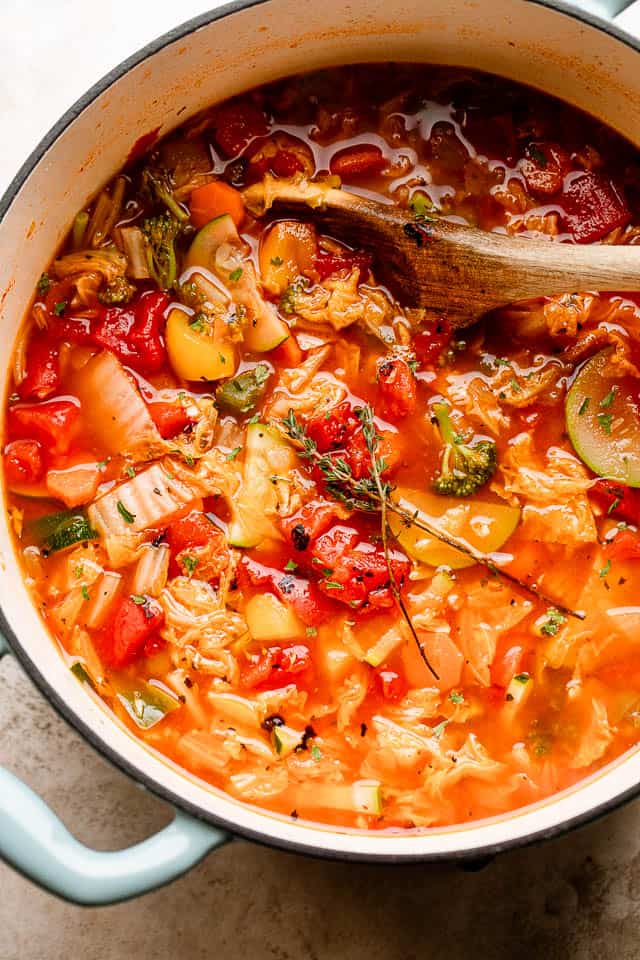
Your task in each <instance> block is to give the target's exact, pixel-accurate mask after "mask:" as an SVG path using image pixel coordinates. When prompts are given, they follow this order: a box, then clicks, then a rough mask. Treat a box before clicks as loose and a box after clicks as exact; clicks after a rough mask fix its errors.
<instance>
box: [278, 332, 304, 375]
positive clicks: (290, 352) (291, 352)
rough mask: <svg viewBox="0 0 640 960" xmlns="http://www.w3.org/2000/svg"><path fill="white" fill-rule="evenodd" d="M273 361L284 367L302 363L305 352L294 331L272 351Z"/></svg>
mask: <svg viewBox="0 0 640 960" xmlns="http://www.w3.org/2000/svg"><path fill="white" fill-rule="evenodd" d="M270 356H271V358H272V359H273V362H274V363H275V364H278V365H282V366H284V367H297V366H298V365H299V364H300V363H302V357H303V353H302V350H301V349H300V345H299V344H298V341H297V340H296V338H295V337H294V335H293V334H292V333H290V334H289V336H288V337H287V339H286V340H285V341H284V342H283V343H281V344H280V346H279V347H276V348H275V350H272V351H271V354H270Z"/></svg>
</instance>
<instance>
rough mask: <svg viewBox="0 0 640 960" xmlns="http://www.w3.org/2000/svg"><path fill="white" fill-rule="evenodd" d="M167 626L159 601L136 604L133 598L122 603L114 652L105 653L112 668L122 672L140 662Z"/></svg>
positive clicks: (115, 623)
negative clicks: (158, 633) (146, 650)
mask: <svg viewBox="0 0 640 960" xmlns="http://www.w3.org/2000/svg"><path fill="white" fill-rule="evenodd" d="M163 623H164V612H163V610H162V607H161V606H160V604H159V603H157V602H156V601H155V600H152V599H151V598H145V603H136V602H135V600H134V599H133V598H132V597H126V598H125V599H124V600H122V602H121V603H120V606H119V607H118V610H117V612H116V615H115V619H114V621H113V628H112V635H111V645H110V649H108V650H107V651H105V655H106V658H107V660H108V663H109V666H111V667H114V668H115V669H119V668H121V667H125V666H127V664H129V663H132V662H133V661H134V660H137V659H138V657H140V656H141V655H142V654H143V652H144V649H145V645H146V643H147V642H148V641H149V640H150V638H151V637H152V636H153V634H155V633H156V631H157V630H159V629H160V627H161V626H162V624H163Z"/></svg>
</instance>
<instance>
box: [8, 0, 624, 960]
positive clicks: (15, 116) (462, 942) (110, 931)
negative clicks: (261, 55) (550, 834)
mask: <svg viewBox="0 0 640 960" xmlns="http://www.w3.org/2000/svg"><path fill="white" fill-rule="evenodd" d="M305 2H306V0H305ZM212 5H214V4H206V3H198V2H195V0H182V3H181V4H180V7H179V12H176V7H175V5H174V4H171V3H169V2H166V0H137V2H136V3H135V4H132V3H126V2H125V0H105V2H103V3H102V4H101V5H99V6H96V5H95V4H86V3H81V2H80V0H56V2H55V3H52V2H47V0H31V2H30V3H28V4H26V3H24V2H22V0H3V2H2V4H0V27H1V29H0V95H1V102H2V105H3V106H2V117H3V130H4V136H3V138H2V139H3V145H2V151H0V188H4V186H5V185H6V183H8V181H9V180H10V178H11V176H12V175H13V173H14V172H15V170H16V169H17V167H18V166H19V164H20V163H21V162H22V160H23V159H24V157H25V156H26V155H27V153H28V152H29V150H30V149H31V148H32V147H33V146H35V144H36V142H37V141H38V139H39V138H40V136H41V135H42V133H43V132H44V131H45V130H46V129H47V128H48V127H49V126H50V125H51V124H52V123H53V122H54V121H55V120H56V119H57V117H58V116H59V115H60V113H61V112H62V111H63V110H64V109H65V108H66V107H67V106H69V104H70V103H71V102H73V100H75V99H76V98H77V97H78V96H79V95H80V94H81V93H82V92H83V91H84V89H85V88H86V87H87V86H88V85H89V84H90V83H92V82H93V81H94V80H96V79H97V78H98V77H99V76H101V75H102V74H103V73H104V72H106V71H107V70H108V69H109V68H110V67H112V66H113V65H114V64H115V63H117V62H118V61H119V60H121V59H122V58H123V57H125V56H127V55H128V54H130V53H131V52H133V51H134V50H135V49H137V48H138V47H139V46H140V45H141V44H143V43H145V42H147V41H148V40H151V39H152V38H153V37H154V36H156V35H157V34H159V33H161V32H162V31H164V30H166V29H169V28H170V27H172V26H174V25H175V22H176V21H177V20H184V19H186V18H188V17H190V16H192V15H194V14H196V13H200V12H202V11H203V10H204V9H206V8H207V7H209V6H212ZM636 6H639V5H638V4H636ZM639 13H640V10H639ZM624 19H625V20H626V22H627V24H628V25H632V24H633V23H640V16H638V14H636V13H635V12H633V13H628V14H626V15H625V18H624ZM638 32H640V29H639V30H638ZM52 78H55V79H54V81H53V82H52ZM0 762H1V763H4V764H6V765H7V766H8V767H9V768H10V769H11V770H13V771H14V772H15V773H16V774H18V775H19V776H21V777H22V778H23V779H24V780H25V781H26V782H27V783H29V784H30V785H31V786H32V787H34V788H35V789H37V790H38V792H39V793H41V794H42V796H44V798H45V799H46V800H47V802H49V803H50V804H51V805H52V806H53V808H54V809H55V810H56V812H57V813H58V814H59V815H60V816H61V817H62V818H63V819H64V821H65V823H66V824H67V826H68V827H69V829H70V830H71V831H72V832H73V833H75V834H76V836H78V837H79V839H81V840H83V841H85V842H87V843H90V844H91V845H93V846H95V847H97V848H100V849H115V848H117V847H119V846H123V845H125V844H128V843H131V842H134V841H137V840H140V839H142V838H143V837H144V836H147V835H148V834H150V833H152V832H154V831H155V830H157V829H158V828H159V827H160V826H162V825H163V824H164V823H166V822H167V821H168V820H169V817H170V814H169V811H168V809H167V808H166V807H165V806H164V805H163V804H161V803H160V802H159V801H157V800H155V799H154V798H153V797H150V796H149V795H148V794H146V793H145V792H144V791H143V790H141V789H140V788H139V787H137V786H136V785H135V784H133V783H132V782H131V781H130V780H128V779H127V778H126V777H125V776H124V775H122V774H121V773H119V772H118V771H116V770H114V769H112V768H111V767H110V766H109V765H108V764H107V763H106V762H105V761H104V760H102V759H101V758H100V757H98V756H97V755H96V754H95V753H94V752H93V750H92V749H91V748H90V747H89V746H87V745H86V744H85V743H84V742H83V741H82V740H81V738H80V737H79V736H77V735H76V734H75V733H74V732H73V731H72V730H71V729H70V728H69V727H68V726H67V725H66V724H65V723H63V721H62V720H60V718H59V717H58V716H57V715H56V714H55V713H54V711H53V709H52V708H51V707H50V706H49V705H48V704H47V703H46V701H45V700H44V699H43V698H42V697H41V696H40V694H39V693H38V692H37V691H36V690H35V689H34V687H32V685H31V683H30V682H29V680H28V679H27V678H26V677H25V675H24V674H23V673H22V671H21V669H20V668H19V667H18V666H17V664H16V663H14V662H12V661H11V659H10V658H6V659H5V660H4V661H2V662H0ZM639 924H640V802H635V803H632V804H630V805H628V806H627V807H625V808H624V809H622V810H620V811H618V812H617V813H615V814H613V815H611V816H609V817H608V818H606V819H605V820H603V821H601V822H600V823H598V824H593V825H591V826H589V827H587V828H584V829H583V830H581V831H580V832H577V833H573V834H571V835H570V836H567V837H564V838H562V839H559V840H555V841H553V842H551V843H547V844H545V845H543V846H538V847H533V848H529V849H526V850H521V851H516V852H512V853H509V854H506V855H504V856H502V857H500V858H498V859H497V860H495V861H494V862H493V863H491V864H490V865H489V866H487V867H486V868H485V869H484V870H482V871H480V872H478V873H464V872H462V871H460V870H459V869H457V868H454V867H440V866H439V867H429V866H411V867H375V866H362V865H345V864H340V863H330V862H325V861H320V860H311V859H308V858H303V857H299V856H292V855H288V854H284V853H279V852H276V851H273V850H270V849H267V848H264V847H259V846H257V845H254V844H249V843H245V842H236V843H233V844H230V845H228V846H227V847H225V848H224V849H223V850H222V851H220V852H219V853H216V854H212V855H211V856H210V857H208V858H207V859H206V860H205V861H204V862H203V863H201V864H200V866H198V867H197V868H196V869H195V870H193V871H192V872H191V873H190V874H189V875H188V876H186V877H184V878H182V879H181V880H178V881H177V882H175V883H174V884H172V885H171V886H170V887H167V888H165V889H163V890H160V891H158V892H156V893H154V894H150V895H148V896H147V897H145V898H142V899H140V900H136V901H133V902H130V903H126V904H121V905H119V906H115V907H109V908H104V909H99V910H93V909H92V910H87V909H81V908H79V907H73V906H70V905H68V904H64V903H62V902H61V901H58V900H56V899H55V898H53V897H51V896H49V895H48V894H46V893H44V892H42V891H40V890H38V889H36V888H35V887H34V886H33V885H31V884H30V883H28V882H27V881H26V880H24V879H22V878H21V877H20V876H18V875H17V874H15V873H14V872H13V871H12V870H10V869H9V868H8V867H5V866H3V865H2V864H0V960H63V958H74V960H75V958H81V960H122V958H125V957H127V958H128V957H132V958H135V960H151V958H153V960H164V958H165V957H166V958H169V957H177V958H183V957H184V958H189V960H200V958H205V957H207V958H208V957H216V958H220V960H248V958H250V960H418V958H419V960H458V958H460V960H462V958H465V960H466V958H469V957H477V958H479V960H494V958H495V960H510V958H512V957H513V958H517V960H534V958H535V960H538V958H544V960H556V958H557V960H567V958H571V960H592V958H596V957H597V958H598V960H637V957H638V955H639V953H640V950H639V949H638V946H637V945H638V943H639V941H640V936H639V935H638V925H639Z"/></svg>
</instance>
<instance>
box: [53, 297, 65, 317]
mask: <svg viewBox="0 0 640 960" xmlns="http://www.w3.org/2000/svg"><path fill="white" fill-rule="evenodd" d="M67 302H68V301H67V300H60V302H59V303H56V305H55V307H54V308H53V312H54V313H55V315H56V317H61V316H62V314H63V313H64V312H65V310H66V309H67Z"/></svg>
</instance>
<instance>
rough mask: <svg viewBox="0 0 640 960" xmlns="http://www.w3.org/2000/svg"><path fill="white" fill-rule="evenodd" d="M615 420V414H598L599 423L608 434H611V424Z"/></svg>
mask: <svg viewBox="0 0 640 960" xmlns="http://www.w3.org/2000/svg"><path fill="white" fill-rule="evenodd" d="M612 420H613V414H611V413H599V414H598V423H599V424H600V426H601V427H602V429H603V430H604V432H605V433H606V434H607V436H608V435H609V434H610V433H611V422H612Z"/></svg>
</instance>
